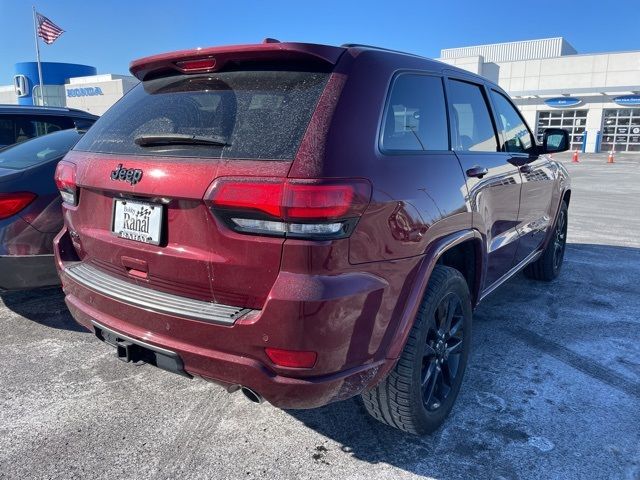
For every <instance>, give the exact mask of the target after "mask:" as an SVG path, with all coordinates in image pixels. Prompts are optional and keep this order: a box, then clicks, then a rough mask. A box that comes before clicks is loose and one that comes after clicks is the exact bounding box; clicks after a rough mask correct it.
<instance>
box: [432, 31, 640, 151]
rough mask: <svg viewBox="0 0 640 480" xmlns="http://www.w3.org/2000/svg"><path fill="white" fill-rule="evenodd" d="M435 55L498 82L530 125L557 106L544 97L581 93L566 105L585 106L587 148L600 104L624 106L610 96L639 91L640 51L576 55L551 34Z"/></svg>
mask: <svg viewBox="0 0 640 480" xmlns="http://www.w3.org/2000/svg"><path fill="white" fill-rule="evenodd" d="M439 60H441V61H443V62H445V63H449V64H451V65H455V66H457V67H459V68H463V69H465V70H468V71H471V72H473V73H477V74H480V75H483V76H485V77H487V78H489V79H490V80H492V81H494V82H496V83H498V84H499V85H500V86H501V87H502V88H504V89H505V90H506V91H507V92H508V93H509V94H510V95H511V97H512V98H513V100H514V102H515V103H516V105H518V107H519V108H520V110H521V111H522V114H523V116H524V118H525V120H526V121H527V123H528V124H529V125H530V126H531V127H532V129H533V130H534V131H535V130H537V125H536V122H537V115H538V112H539V111H541V110H550V111H553V110H560V109H554V108H553V107H550V106H548V105H546V104H545V100H546V99H548V98H552V97H561V96H571V97H576V98H579V99H580V100H581V101H582V102H581V103H580V104H579V105H576V106H574V107H570V108H572V109H581V110H585V109H586V110H588V113H587V118H586V126H585V129H586V133H587V137H586V144H585V149H586V151H588V152H590V151H595V150H596V147H597V145H596V140H597V138H598V134H599V133H600V132H601V130H602V127H603V123H602V122H603V110H605V109H620V108H625V107H623V106H620V105H618V104H616V103H614V102H613V98H615V97H616V96H619V95H629V94H640V51H629V52H612V53H598V54H589V55H579V54H576V51H575V49H574V48H573V47H572V46H571V45H569V44H568V43H567V42H566V41H565V40H564V39H562V38H551V39H543V40H532V41H525V42H511V43H504V44H494V45H479V46H473V47H462V48H453V49H446V50H442V58H440V59H439ZM487 72H489V73H490V75H487ZM564 108H567V107H564Z"/></svg>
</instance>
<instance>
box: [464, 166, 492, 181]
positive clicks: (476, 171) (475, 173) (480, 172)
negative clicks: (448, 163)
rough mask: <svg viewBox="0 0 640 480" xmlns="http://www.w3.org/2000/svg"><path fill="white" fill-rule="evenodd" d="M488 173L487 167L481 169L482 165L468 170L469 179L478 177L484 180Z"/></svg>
mask: <svg viewBox="0 0 640 480" xmlns="http://www.w3.org/2000/svg"><path fill="white" fill-rule="evenodd" d="M487 173H489V169H488V168H487V167H481V166H480V165H474V166H473V167H471V168H470V169H468V170H467V177H476V178H482V177H484V176H485V175H486V174H487Z"/></svg>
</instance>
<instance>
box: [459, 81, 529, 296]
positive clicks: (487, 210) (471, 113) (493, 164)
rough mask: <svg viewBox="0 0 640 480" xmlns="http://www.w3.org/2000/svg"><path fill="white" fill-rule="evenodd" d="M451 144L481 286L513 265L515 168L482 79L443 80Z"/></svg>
mask: <svg viewBox="0 0 640 480" xmlns="http://www.w3.org/2000/svg"><path fill="white" fill-rule="evenodd" d="M447 100H448V103H449V112H450V115H449V117H450V121H451V135H452V147H453V150H454V151H455V152H456V155H457V156H458V158H459V159H460V163H461V165H462V169H463V171H464V172H465V174H466V176H467V187H468V190H469V197H468V200H467V201H468V206H469V208H470V209H471V211H472V212H473V225H474V228H476V229H478V230H479V231H480V232H481V233H482V234H483V235H484V236H485V244H486V251H487V268H486V274H485V281H484V285H485V287H487V288H488V287H490V286H491V285H492V284H494V283H495V282H496V281H498V280H499V279H500V278H501V277H502V276H503V275H504V274H505V273H507V272H508V271H509V269H510V268H511V267H512V266H513V261H514V258H515V254H516V250H517V246H518V231H517V224H518V207H519V203H520V187H521V182H520V173H519V171H518V168H517V167H515V166H514V165H512V164H511V163H509V162H508V155H506V154H505V153H503V152H500V151H499V149H498V145H499V137H498V133H497V132H496V128H495V125H494V121H493V119H492V115H491V109H490V107H489V102H488V97H487V91H486V89H485V87H484V85H481V84H478V83H473V82H471V81H467V80H466V79H464V78H449V79H448V81H447Z"/></svg>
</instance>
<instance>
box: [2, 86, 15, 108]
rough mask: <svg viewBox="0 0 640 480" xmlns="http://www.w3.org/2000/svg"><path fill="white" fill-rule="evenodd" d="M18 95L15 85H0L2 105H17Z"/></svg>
mask: <svg viewBox="0 0 640 480" xmlns="http://www.w3.org/2000/svg"><path fill="white" fill-rule="evenodd" d="M17 104H18V96H17V95H16V92H15V90H14V88H13V85H2V86H0V105H17Z"/></svg>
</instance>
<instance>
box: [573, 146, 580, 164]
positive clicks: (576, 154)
mask: <svg viewBox="0 0 640 480" xmlns="http://www.w3.org/2000/svg"><path fill="white" fill-rule="evenodd" d="M571 163H580V160H579V159H578V149H577V148H576V150H575V151H574V152H573V158H572V159H571Z"/></svg>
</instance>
